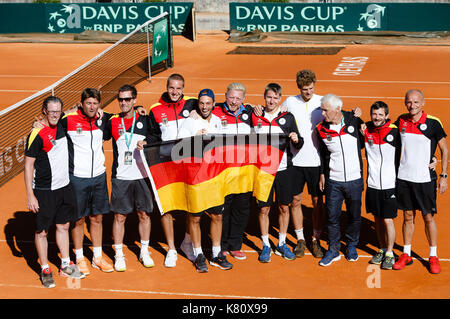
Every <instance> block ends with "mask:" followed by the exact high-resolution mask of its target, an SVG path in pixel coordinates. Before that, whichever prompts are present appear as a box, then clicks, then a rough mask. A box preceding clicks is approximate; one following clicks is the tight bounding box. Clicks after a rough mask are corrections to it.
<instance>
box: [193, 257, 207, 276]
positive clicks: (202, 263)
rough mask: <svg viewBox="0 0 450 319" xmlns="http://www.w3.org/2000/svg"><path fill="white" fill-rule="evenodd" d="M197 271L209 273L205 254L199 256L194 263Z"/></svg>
mask: <svg viewBox="0 0 450 319" xmlns="http://www.w3.org/2000/svg"><path fill="white" fill-rule="evenodd" d="M194 265H195V269H197V271H198V272H208V266H207V265H206V258H205V256H204V255H203V254H199V255H198V256H197V258H195V261H194Z"/></svg>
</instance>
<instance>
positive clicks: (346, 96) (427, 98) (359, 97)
mask: <svg viewBox="0 0 450 319" xmlns="http://www.w3.org/2000/svg"><path fill="white" fill-rule="evenodd" d="M0 92H6V93H36V92H38V91H37V90H0ZM139 94H155V95H160V94H161V92H159V91H158V92H152V91H139ZM184 94H185V95H187V96H196V95H197V94H198V92H184ZM215 94H216V96H220V95H225V92H216V93H215ZM297 94H298V92H295V93H288V94H286V96H291V95H297ZM246 96H257V97H262V94H254V93H247V94H246ZM340 97H341V98H349V99H393V100H404V99H405V97H404V96H353V95H340ZM425 100H437V101H441V100H442V101H450V98H448V97H426V98H425Z"/></svg>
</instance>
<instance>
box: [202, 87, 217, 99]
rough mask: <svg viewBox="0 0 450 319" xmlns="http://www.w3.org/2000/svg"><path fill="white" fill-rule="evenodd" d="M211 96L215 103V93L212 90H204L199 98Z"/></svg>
mask: <svg viewBox="0 0 450 319" xmlns="http://www.w3.org/2000/svg"><path fill="white" fill-rule="evenodd" d="M205 95H206V96H209V97H210V98H212V99H213V101H215V98H214V92H213V91H212V90H211V89H203V90H201V91H200V93H198V98H200V97H202V96H205Z"/></svg>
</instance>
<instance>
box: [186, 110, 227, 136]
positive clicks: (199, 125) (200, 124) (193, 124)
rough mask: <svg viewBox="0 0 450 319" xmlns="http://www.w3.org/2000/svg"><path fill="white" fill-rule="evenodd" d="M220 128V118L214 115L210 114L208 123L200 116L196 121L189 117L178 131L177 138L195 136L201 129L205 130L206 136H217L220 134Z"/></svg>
mask: <svg viewBox="0 0 450 319" xmlns="http://www.w3.org/2000/svg"><path fill="white" fill-rule="evenodd" d="M220 126H221V121H220V118H219V117H218V116H216V115H214V114H211V118H210V119H209V121H207V120H204V119H203V118H202V117H201V116H198V118H196V119H193V118H190V117H189V118H187V119H186V120H184V122H183V124H181V126H180V128H179V129H178V138H185V137H190V136H195V135H197V133H198V131H200V130H202V129H206V132H207V134H217V133H220Z"/></svg>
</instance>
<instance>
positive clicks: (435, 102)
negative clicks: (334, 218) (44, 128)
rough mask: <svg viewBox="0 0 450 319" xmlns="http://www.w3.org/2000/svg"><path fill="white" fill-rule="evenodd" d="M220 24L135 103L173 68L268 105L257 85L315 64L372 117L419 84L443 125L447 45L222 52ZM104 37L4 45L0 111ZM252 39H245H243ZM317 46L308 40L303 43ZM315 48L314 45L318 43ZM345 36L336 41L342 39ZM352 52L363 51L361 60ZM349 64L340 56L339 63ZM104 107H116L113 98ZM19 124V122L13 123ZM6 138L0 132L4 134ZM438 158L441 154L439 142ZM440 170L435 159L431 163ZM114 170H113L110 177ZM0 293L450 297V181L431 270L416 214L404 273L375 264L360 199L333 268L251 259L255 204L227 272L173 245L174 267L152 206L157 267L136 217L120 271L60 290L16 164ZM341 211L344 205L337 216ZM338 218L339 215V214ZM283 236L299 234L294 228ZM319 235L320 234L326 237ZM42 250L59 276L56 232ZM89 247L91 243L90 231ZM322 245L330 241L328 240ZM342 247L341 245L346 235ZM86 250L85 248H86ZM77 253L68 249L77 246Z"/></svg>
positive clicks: (153, 94)
mask: <svg viewBox="0 0 450 319" xmlns="http://www.w3.org/2000/svg"><path fill="white" fill-rule="evenodd" d="M227 37H228V35H227V34H225V33H212V34H200V35H198V38H197V40H196V42H190V41H189V40H186V39H184V38H181V37H175V38H174V57H175V67H174V68H172V69H169V70H166V71H164V72H163V73H160V74H158V75H157V76H155V77H154V78H153V80H152V82H151V83H149V82H146V81H145V82H142V83H141V84H139V85H138V86H137V89H138V92H139V93H138V104H141V105H144V106H145V107H146V108H148V106H150V105H151V104H153V103H155V102H156V101H157V100H158V99H159V96H160V95H161V93H162V92H163V91H164V90H165V80H166V78H167V76H168V75H170V74H171V73H174V72H177V73H181V74H183V75H184V77H185V79H186V85H185V94H186V95H193V96H196V94H197V92H198V91H199V90H200V89H202V88H205V87H209V88H211V89H213V90H214V91H215V93H216V97H217V99H218V100H219V101H221V100H223V99H224V93H225V89H226V86H227V85H228V84H229V83H230V82H234V81H239V82H242V83H244V84H245V85H246V86H247V90H248V93H247V99H246V101H247V102H250V103H255V104H256V103H263V98H262V94H263V92H264V87H265V85H266V84H267V83H269V82H278V83H279V84H281V85H282V87H283V96H284V97H287V96H289V95H296V94H298V92H297V87H296V83H295V74H296V72H297V71H298V70H300V69H303V68H310V69H312V70H314V71H315V72H316V75H317V77H318V82H317V84H316V93H317V94H321V95H324V94H326V93H335V94H337V95H339V96H341V97H342V99H343V101H344V108H345V109H347V110H348V109H351V108H353V107H355V106H359V107H360V108H361V109H362V110H363V116H362V117H363V119H364V120H366V121H367V120H369V114H368V111H369V107H370V105H371V104H372V103H373V102H374V101H376V100H383V101H385V102H386V103H388V105H389V106H390V108H391V118H392V119H396V118H397V116H398V115H400V114H401V113H403V112H404V109H405V108H404V105H403V97H404V94H405V92H406V90H408V89H411V88H418V89H421V90H422V91H423V92H424V94H425V98H426V105H425V108H424V110H425V111H426V112H427V113H429V114H432V115H434V116H437V117H438V118H440V120H441V121H442V123H443V125H444V128H445V129H446V131H447V133H448V132H450V120H449V115H450V108H449V105H450V96H449V92H450V80H449V77H448V74H449V73H450V62H449V61H450V46H446V45H441V46H411V45H344V46H343V47H344V48H343V49H342V50H340V51H339V52H338V53H336V54H332V55H256V54H227V53H228V52H230V51H232V50H234V49H235V48H236V47H237V45H236V44H233V43H229V42H228V41H226V40H227ZM108 46H109V44H79V43H73V44H68V43H0V97H1V98H0V108H1V109H4V108H6V107H8V106H10V105H12V104H14V103H16V102H18V101H20V100H22V99H23V98H25V97H28V96H29V95H31V94H34V93H35V92H37V91H39V90H41V89H43V88H45V87H47V86H48V85H50V84H52V83H54V82H56V81H57V80H58V79H60V78H61V77H63V76H65V75H66V74H68V73H70V72H71V71H72V70H74V69H75V68H77V67H79V66H80V65H82V64H83V63H85V62H86V61H88V60H89V59H91V58H92V57H93V56H95V55H96V54H98V53H100V52H101V51H103V50H104V49H106V48H107V47H108ZM249 46H250V45H249ZM310 46H314V45H310ZM316 46H320V45H316ZM340 46H342V45H340ZM345 57H365V58H367V59H359V61H364V62H365V63H361V68H360V70H359V71H358V72H355V73H359V74H354V75H333V73H334V72H335V70H336V68H338V66H339V64H341V63H343V60H347V61H348V59H344V58H345ZM357 60H358V59H357ZM344 62H345V61H344ZM106 110H107V111H110V112H117V111H118V110H119V107H118V105H117V104H115V103H112V104H111V105H109V106H107V108H106ZM12 129H14V128H12ZM0 138H1V137H0ZM104 149H105V153H106V155H107V163H106V165H107V173H108V174H109V173H110V168H111V163H112V146H111V143H110V142H106V143H105V144H104ZM437 156H438V158H439V159H440V154H439V151H438V152H437ZM437 171H438V172H440V165H439V166H438V168H437ZM109 176H110V175H109ZM308 197H309V196H305V200H304V207H303V208H304V214H305V233H306V234H305V236H306V238H307V243H308V244H309V241H310V238H311V232H312V222H311V212H312V205H311V201H310V200H309V198H308ZM0 203H1V206H0V207H1V210H0V211H1V213H0V228H1V230H2V231H1V232H0V260H1V268H0V269H1V272H0V298H24V299H28V298H45V299H52V298H62V299H69V298H70V299H78V298H82V299H85V298H100V299H103V298H106V299H114V298H126V299H128V298H133V299H134V298H139V299H142V298H152V299H173V298H179V299H197V298H202V299H209V298H212V299H216V298H217V299H222V298H227V299H228V298H231V299H234V298H237V299H244V298H251V299H254V298H255V299H256V298H289V299H291V298H293V299H304V298H325V299H327V298H345V299H346V298H349V299H359V298H364V299H365V298H369V299H372V298H375V299H378V298H387V299H396V298H406V299H409V298H420V299H421V298H424V299H427V298H432V299H436V298H445V299H447V298H449V297H450V232H448V229H450V215H449V212H448V207H449V206H450V191H447V193H445V194H444V195H442V196H438V214H437V215H436V220H437V225H438V231H439V235H438V256H439V258H440V262H441V266H442V272H441V274H439V275H432V274H430V273H429V271H428V269H427V266H426V265H427V260H428V253H429V248H428V244H427V240H426V237H425V232H424V227H423V220H422V218H421V216H419V215H418V216H417V218H416V231H415V235H414V239H413V243H412V251H413V257H414V258H415V259H414V263H413V264H412V265H411V266H408V267H407V268H406V269H404V270H402V271H394V270H392V271H384V270H379V268H377V267H378V266H377V267H373V266H371V265H369V264H368V261H369V259H370V258H371V256H372V254H374V253H375V252H376V250H377V240H376V235H375V229H374V223H373V217H372V216H371V215H369V214H367V213H366V212H365V208H364V206H363V208H362V226H361V239H360V244H359V246H358V253H359V255H360V258H359V260H358V261H357V262H347V261H346V260H345V258H341V260H340V261H339V262H336V263H333V264H332V265H331V266H330V267H320V266H319V265H318V261H319V260H318V259H315V258H313V257H312V255H311V254H310V253H309V251H307V252H308V253H307V254H306V255H305V257H303V258H301V259H296V260H295V261H287V260H284V259H282V258H281V257H278V256H275V255H272V262H270V263H268V264H261V263H259V262H258V260H257V257H258V252H259V249H260V247H261V240H260V237H259V236H260V233H259V228H258V222H257V216H256V214H255V211H254V210H253V212H252V216H251V219H250V222H249V225H248V227H247V232H246V237H245V239H244V246H243V250H244V252H245V253H246V255H247V259H246V260H244V261H238V260H235V259H233V258H232V257H228V258H229V261H231V262H232V263H233V264H234V268H233V269H232V270H230V271H222V270H219V269H217V268H214V267H209V272H208V273H206V274H199V273H197V272H196V271H195V268H194V266H193V265H192V264H191V262H189V261H188V259H186V258H185V257H183V256H182V255H181V254H179V258H178V263H177V267H176V268H172V269H169V268H165V267H164V265H163V261H164V256H165V252H166V248H167V245H166V244H165V239H164V236H163V233H162V230H161V225H160V221H159V216H158V215H157V214H156V213H155V214H153V215H152V232H151V238H150V251H151V254H152V257H153V259H154V261H155V267H154V268H152V269H145V268H144V267H142V265H141V264H140V263H139V262H138V254H139V249H138V243H139V238H138V232H137V219H136V218H135V217H133V216H130V217H129V218H128V221H127V226H126V233H125V242H124V244H125V245H124V252H125V255H126V257H127V268H128V269H127V271H126V272H124V273H117V272H113V273H108V274H106V273H102V272H100V271H98V270H95V269H93V270H92V271H91V274H90V275H89V276H88V277H87V278H85V279H83V280H81V282H78V283H74V282H70V281H69V282H68V281H66V279H65V278H62V277H59V276H55V281H56V288H54V289H45V288H42V286H41V283H40V280H39V275H38V272H39V270H40V267H39V264H38V261H37V254H36V252H35V248H34V242H33V238H34V229H33V216H32V213H29V212H28V211H27V208H26V198H25V187H24V182H23V173H22V174H19V175H18V176H17V177H15V178H14V179H12V180H11V181H9V182H8V183H7V184H6V185H4V186H2V187H1V188H0ZM344 217H345V214H344ZM271 220H272V221H273V223H272V226H273V230H272V231H271V232H270V238H271V241H272V242H273V243H274V244H276V243H277V242H278V235H277V234H278V232H277V231H278V229H277V222H276V221H277V219H276V216H273V215H272V218H271ZM344 221H345V219H344ZM401 223H402V213H401V212H399V217H398V218H397V219H396V222H395V225H396V230H397V238H396V245H395V247H394V253H395V254H396V255H399V254H401V251H402V245H403V239H402V233H401ZM208 224H209V220H208V218H207V217H204V218H203V226H202V227H203V228H202V229H203V230H204V231H203V245H202V246H203V249H204V251H205V252H206V256H207V257H208V256H209V254H210V247H211V245H210V240H209V238H208V236H207V231H206V230H207V229H209V226H208ZM184 225H185V221H184V216H181V215H180V216H179V218H177V220H176V221H175V227H176V238H175V240H176V243H177V246H179V244H180V243H181V241H182V239H183V236H184ZM111 226H112V214H109V216H107V217H105V219H104V243H103V244H104V246H103V250H104V254H105V255H106V257H107V259H108V260H113V258H114V251H113V249H112V237H111ZM289 232H290V233H289V234H288V244H290V245H291V246H292V245H294V243H295V242H296V240H295V238H294V236H293V234H294V233H293V229H292V228H291V227H290V229H289ZM323 239H325V238H323ZM49 242H50V243H49V259H50V266H51V267H52V269H53V272H54V274H55V275H56V271H57V269H58V267H59V258H58V256H57V248H56V244H55V240H54V235H50V236H49ZM85 244H86V246H85V248H87V247H89V251H90V249H91V246H90V241H89V234H88V232H87V231H86V236H85ZM322 246H323V247H326V242H325V240H322ZM343 246H344V245H343ZM87 250H88V249H85V254H86V256H87V257H88V258H89V259H90V258H91V257H92V253H89V252H87ZM72 258H73V255H72Z"/></svg>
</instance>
